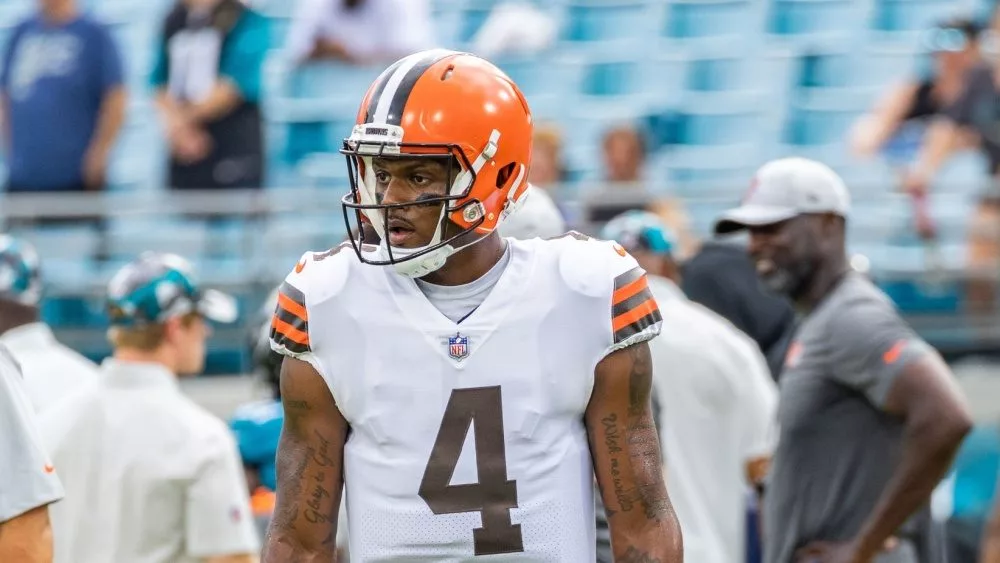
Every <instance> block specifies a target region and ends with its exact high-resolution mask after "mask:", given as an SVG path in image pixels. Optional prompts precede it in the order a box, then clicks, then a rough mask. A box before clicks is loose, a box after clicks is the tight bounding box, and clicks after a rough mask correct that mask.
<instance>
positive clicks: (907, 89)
mask: <svg viewBox="0 0 1000 563" xmlns="http://www.w3.org/2000/svg"><path fill="white" fill-rule="evenodd" d="M924 43H925V47H926V48H927V50H928V51H929V52H931V53H932V54H933V57H934V59H933V60H934V67H933V69H931V72H930V73H928V75H926V76H923V77H911V78H910V79H908V80H906V81H904V82H903V83H901V84H897V85H895V86H894V87H893V88H892V89H890V90H889V91H888V92H887V93H886V94H885V95H884V96H883V98H882V99H880V100H879V102H878V104H877V105H876V106H875V108H873V110H872V112H871V113H869V114H866V115H865V116H863V117H862V118H861V119H859V120H858V122H857V123H856V124H855V127H854V130H853V132H852V135H851V145H852V148H853V149H854V152H855V153H857V154H858V155H861V156H873V155H875V154H876V153H878V152H880V151H883V150H885V151H886V152H887V153H889V154H887V156H890V157H892V158H893V160H898V161H901V162H899V163H900V164H904V165H905V164H907V163H909V161H910V160H911V159H912V158H913V156H915V153H916V150H917V149H918V148H919V140H920V139H921V138H922V137H923V134H924V130H925V129H926V127H927V125H928V124H929V123H930V121H931V120H932V119H933V118H934V117H936V116H937V115H939V114H940V113H941V112H943V111H944V110H945V109H946V108H947V107H948V106H950V105H951V104H953V103H954V102H955V100H957V99H958V96H959V95H960V94H961V93H962V90H963V88H964V85H965V75H966V73H967V72H968V71H969V69H970V68H972V67H973V66H975V65H976V64H977V63H979V62H980V54H979V26H978V24H976V23H975V22H973V21H971V20H965V19H954V20H949V21H946V22H943V23H941V24H940V25H938V26H937V27H935V28H934V29H932V30H931V31H930V32H928V33H927V36H926V40H925V42H924Z"/></svg>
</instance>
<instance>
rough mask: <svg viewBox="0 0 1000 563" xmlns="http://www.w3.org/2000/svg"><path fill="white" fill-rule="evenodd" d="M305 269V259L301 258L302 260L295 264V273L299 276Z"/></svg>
mask: <svg viewBox="0 0 1000 563" xmlns="http://www.w3.org/2000/svg"><path fill="white" fill-rule="evenodd" d="M305 267H306V260H305V258H303V259H302V260H299V261H298V262H296V263H295V273H296V274H301V273H302V270H303V268H305Z"/></svg>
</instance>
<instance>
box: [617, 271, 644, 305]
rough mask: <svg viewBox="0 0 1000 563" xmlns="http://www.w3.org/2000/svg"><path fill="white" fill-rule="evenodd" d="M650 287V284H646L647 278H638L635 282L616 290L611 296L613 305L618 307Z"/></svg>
mask: <svg viewBox="0 0 1000 563" xmlns="http://www.w3.org/2000/svg"><path fill="white" fill-rule="evenodd" d="M648 285H649V284H647V283H646V276H640V277H638V278H636V280H635V281H633V282H631V283H629V284H628V285H625V286H622V287H621V288H619V289H616V290H615V292H614V293H613V294H612V295H611V304H612V305H617V304H619V303H621V302H622V301H625V300H626V299H628V298H629V297H632V296H633V295H635V294H636V293H639V292H640V291H642V290H644V289H646V288H647V287H648Z"/></svg>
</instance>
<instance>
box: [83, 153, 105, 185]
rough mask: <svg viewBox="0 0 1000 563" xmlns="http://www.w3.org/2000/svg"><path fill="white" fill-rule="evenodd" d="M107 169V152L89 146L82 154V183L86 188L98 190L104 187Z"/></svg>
mask: <svg viewBox="0 0 1000 563" xmlns="http://www.w3.org/2000/svg"><path fill="white" fill-rule="evenodd" d="M107 171H108V153H107V151H105V150H102V149H99V148H96V147H90V148H89V149H87V152H86V154H84V155H83V170H81V172H82V175H83V184H84V186H86V187H87V189H88V190H99V189H101V188H103V187H104V183H105V180H106V178H107Z"/></svg>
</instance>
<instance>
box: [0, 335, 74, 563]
mask: <svg viewBox="0 0 1000 563" xmlns="http://www.w3.org/2000/svg"><path fill="white" fill-rule="evenodd" d="M62 496H63V489H62V484H61V483H60V482H59V478H58V477H57V476H56V472H55V468H54V467H53V465H52V463H51V461H50V460H49V456H48V454H47V453H46V452H45V448H44V447H43V446H42V443H41V440H40V439H39V438H38V432H37V431H36V429H35V412H34V409H33V408H32V407H31V403H29V402H28V397H27V394H26V393H25V392H24V382H23V381H22V380H21V372H20V370H19V369H18V366H17V364H16V363H15V362H14V359H13V358H12V357H11V356H10V354H9V353H8V352H7V349H6V348H3V347H2V346H0V561H18V562H20V563H50V562H51V561H52V528H51V526H50V524H49V509H48V506H49V504H50V503H53V502H55V501H57V500H59V499H61V498H62Z"/></svg>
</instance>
